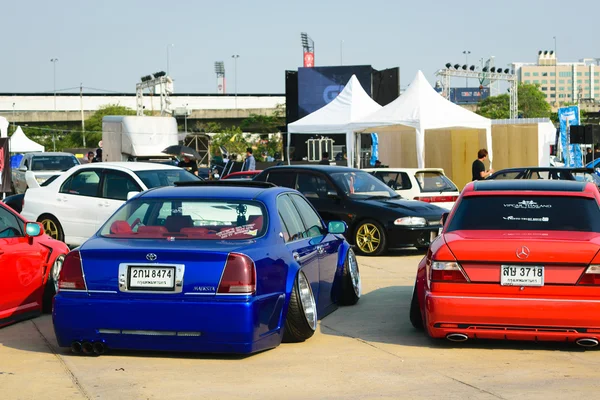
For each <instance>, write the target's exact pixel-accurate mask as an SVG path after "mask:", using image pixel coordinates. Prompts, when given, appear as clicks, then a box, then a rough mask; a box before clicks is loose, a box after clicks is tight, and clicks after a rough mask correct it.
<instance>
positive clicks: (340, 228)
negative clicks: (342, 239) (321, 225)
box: [327, 221, 348, 235]
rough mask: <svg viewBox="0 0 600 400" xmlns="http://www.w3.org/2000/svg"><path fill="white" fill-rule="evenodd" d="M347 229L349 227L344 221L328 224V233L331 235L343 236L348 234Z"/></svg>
mask: <svg viewBox="0 0 600 400" xmlns="http://www.w3.org/2000/svg"><path fill="white" fill-rule="evenodd" d="M347 229H348V226H347V225H346V223H345V222H344V221H331V222H330V223H329V224H327V231H328V232H329V233H333V234H340V235H343V234H344V233H346V230H347Z"/></svg>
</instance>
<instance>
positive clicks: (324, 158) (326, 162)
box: [319, 152, 330, 165]
mask: <svg viewBox="0 0 600 400" xmlns="http://www.w3.org/2000/svg"><path fill="white" fill-rule="evenodd" d="M329 164H330V161H329V153H328V152H324V153H323V155H322V156H321V161H319V165H329Z"/></svg>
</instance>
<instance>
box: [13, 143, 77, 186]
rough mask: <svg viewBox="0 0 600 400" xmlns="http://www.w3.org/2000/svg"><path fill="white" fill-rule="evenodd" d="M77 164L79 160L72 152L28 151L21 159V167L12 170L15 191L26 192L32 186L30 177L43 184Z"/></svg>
mask: <svg viewBox="0 0 600 400" xmlns="http://www.w3.org/2000/svg"><path fill="white" fill-rule="evenodd" d="M76 165H79V160H78V159H77V157H75V156H74V155H73V154H71V153H60V152H47V153H26V154H24V155H23V158H22V159H21V163H20V164H19V168H17V169H13V170H12V186H13V192H14V193H16V194H21V193H25V190H27V188H28V187H29V186H30V185H29V184H28V181H27V179H28V178H29V179H31V178H33V179H35V180H36V181H37V183H38V184H39V185H41V184H42V183H44V182H45V181H46V179H48V178H50V177H52V176H54V175H59V174H62V173H63V172H64V171H67V170H69V169H70V168H72V167H74V166H76Z"/></svg>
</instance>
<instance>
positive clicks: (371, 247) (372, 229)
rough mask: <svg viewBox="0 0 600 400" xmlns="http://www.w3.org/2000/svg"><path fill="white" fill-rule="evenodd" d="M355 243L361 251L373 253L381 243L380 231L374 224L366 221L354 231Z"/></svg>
mask: <svg viewBox="0 0 600 400" xmlns="http://www.w3.org/2000/svg"><path fill="white" fill-rule="evenodd" d="M356 245H357V246H358V248H359V249H360V251H362V252H363V253H367V254H370V253H374V252H375V251H377V249H378V248H379V246H380V245H381V232H380V231H379V228H377V227H376V226H375V225H373V224H370V223H366V224H363V225H361V226H360V227H359V228H358V231H356Z"/></svg>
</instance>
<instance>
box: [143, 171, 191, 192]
mask: <svg viewBox="0 0 600 400" xmlns="http://www.w3.org/2000/svg"><path fill="white" fill-rule="evenodd" d="M135 174H136V175H137V176H138V177H139V178H140V179H141V180H142V182H144V185H146V187H147V188H148V189H152V188H155V187H162V186H175V182H189V181H197V180H200V178H198V177H197V176H196V175H194V174H192V173H190V172H188V171H186V170H184V169H155V170H150V171H137V172H136V173H135Z"/></svg>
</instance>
